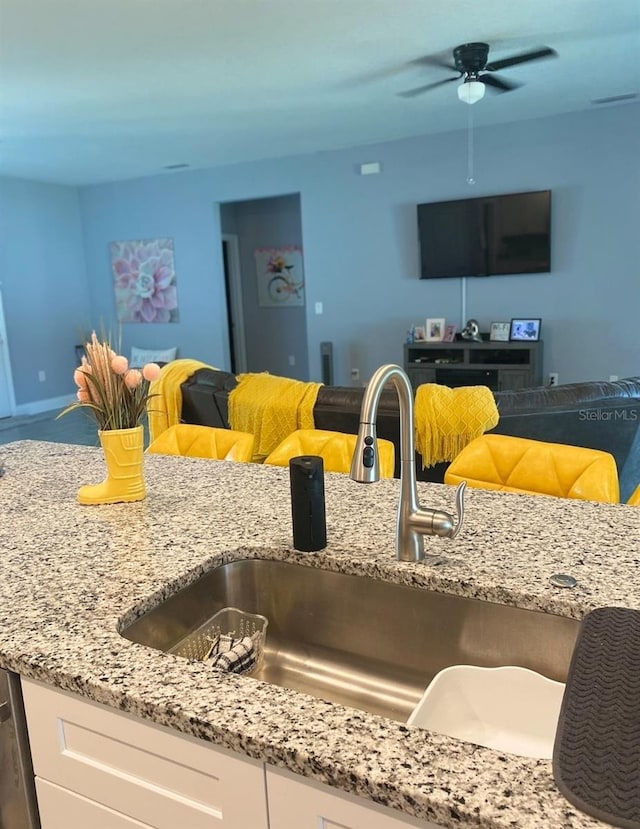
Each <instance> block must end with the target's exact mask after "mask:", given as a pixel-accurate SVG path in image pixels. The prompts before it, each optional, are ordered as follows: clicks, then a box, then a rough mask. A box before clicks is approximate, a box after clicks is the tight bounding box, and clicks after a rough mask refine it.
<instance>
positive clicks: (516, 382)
mask: <svg viewBox="0 0 640 829" xmlns="http://www.w3.org/2000/svg"><path fill="white" fill-rule="evenodd" d="M532 385H533V378H532V375H531V372H530V371H529V370H528V369H520V370H515V369H513V370H505V369H500V391H519V390H520V389H528V388H530V387H531V386H532Z"/></svg>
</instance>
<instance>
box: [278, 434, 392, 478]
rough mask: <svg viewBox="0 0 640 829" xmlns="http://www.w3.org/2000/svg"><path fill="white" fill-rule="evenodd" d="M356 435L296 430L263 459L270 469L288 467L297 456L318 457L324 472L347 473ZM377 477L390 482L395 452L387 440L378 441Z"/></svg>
mask: <svg viewBox="0 0 640 829" xmlns="http://www.w3.org/2000/svg"><path fill="white" fill-rule="evenodd" d="M356 440H357V435H349V434H347V433H345V432H330V431H328V430H326V429H297V430H296V431H295V432H292V433H291V434H290V435H289V436H288V437H286V438H285V439H284V440H283V441H282V442H281V443H280V444H279V445H278V446H276V448H275V449H274V450H273V452H271V453H270V454H269V455H268V456H267V458H266V459H265V463H266V464H271V465H272V466H288V465H289V460H290V459H291V458H295V457H297V456H299V455H319V456H320V457H321V458H322V459H323V461H324V468H325V470H326V471H327V472H349V470H350V469H351V459H352V458H353V453H354V451H355V448H356ZM378 453H379V458H380V475H381V476H382V477H383V478H393V469H394V464H395V448H394V446H393V443H392V442H391V441H390V440H384V439H383V438H378Z"/></svg>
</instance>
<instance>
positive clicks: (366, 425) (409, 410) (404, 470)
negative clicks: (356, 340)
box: [351, 364, 465, 561]
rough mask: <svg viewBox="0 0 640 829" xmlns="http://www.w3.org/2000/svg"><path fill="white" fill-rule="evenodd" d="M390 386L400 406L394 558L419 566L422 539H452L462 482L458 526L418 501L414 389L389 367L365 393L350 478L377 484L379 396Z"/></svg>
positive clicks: (397, 370)
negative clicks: (430, 536)
mask: <svg viewBox="0 0 640 829" xmlns="http://www.w3.org/2000/svg"><path fill="white" fill-rule="evenodd" d="M388 382H391V383H392V384H393V386H394V387H395V389H396V392H397V394H398V402H399V407H400V502H399V504H398V522H397V527H396V558H398V559H399V560H400V561H421V560H422V559H423V558H424V536H425V535H439V536H443V537H448V538H454V537H455V536H456V535H457V534H458V532H459V531H460V527H461V526H462V522H463V520H464V504H463V496H464V488H465V483H464V482H463V483H462V484H460V486H459V487H458V491H457V493H456V507H457V513H458V521H457V523H456V521H455V519H454V518H453V517H452V516H451V515H449V513H447V512H442V511H440V510H432V509H428V508H427V509H424V508H422V507H421V506H420V504H419V502H418V492H417V487H416V466H415V463H416V462H415V439H414V424H413V389H412V388H411V383H410V382H409V378H408V377H407V375H406V373H405V372H404V371H403V369H401V368H400V366H397V365H393V364H389V365H384V366H380V368H379V369H377V370H376V371H375V372H374V374H373V377H372V378H371V380H370V381H369V384H368V385H367V388H366V390H365V393H364V397H363V399H362V408H361V411H360V428H359V430H358V440H357V442H356V448H355V451H354V454H353V460H352V463H351V477H352V478H353V480H354V481H358V482H360V483H367V484H368V483H373V482H374V481H379V480H380V463H379V459H378V451H377V444H376V418H377V415H378V404H379V402H380V395H381V394H382V389H383V388H384V387H385V385H386V384H387V383H388Z"/></svg>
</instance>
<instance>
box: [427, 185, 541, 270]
mask: <svg viewBox="0 0 640 829" xmlns="http://www.w3.org/2000/svg"><path fill="white" fill-rule="evenodd" d="M418 237H419V241H420V265H421V274H420V278H421V279H439V278H442V277H455V276H497V275H501V274H521V273H548V272H549V271H550V270H551V191H550V190H539V191H535V192H531V193H509V194H506V195H502V196H483V197H481V198H474V199H457V200H455V201H444V202H431V203H427V204H419V205H418Z"/></svg>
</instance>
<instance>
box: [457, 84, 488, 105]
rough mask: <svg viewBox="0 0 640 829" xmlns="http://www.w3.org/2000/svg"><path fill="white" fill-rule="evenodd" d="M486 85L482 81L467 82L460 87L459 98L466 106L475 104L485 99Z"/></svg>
mask: <svg viewBox="0 0 640 829" xmlns="http://www.w3.org/2000/svg"><path fill="white" fill-rule="evenodd" d="M484 92H485V88H484V84H483V83H482V82H481V81H465V82H464V83H461V84H460V86H459V87H458V98H460V100H461V101H462V102H463V103H465V104H475V103H477V102H478V101H479V100H480V99H481V98H484Z"/></svg>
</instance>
